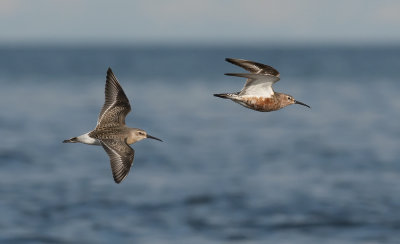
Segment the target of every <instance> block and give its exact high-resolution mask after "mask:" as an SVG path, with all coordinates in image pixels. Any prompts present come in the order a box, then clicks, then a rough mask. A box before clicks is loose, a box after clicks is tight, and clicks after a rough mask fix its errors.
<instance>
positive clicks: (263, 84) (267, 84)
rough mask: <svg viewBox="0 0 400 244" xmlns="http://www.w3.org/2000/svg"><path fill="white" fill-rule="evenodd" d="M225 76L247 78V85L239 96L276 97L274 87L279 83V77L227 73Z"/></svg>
mask: <svg viewBox="0 0 400 244" xmlns="http://www.w3.org/2000/svg"><path fill="white" fill-rule="evenodd" d="M225 75H229V76H237V77H244V78H247V81H246V84H245V85H244V87H243V89H242V90H241V91H240V93H239V95H240V96H244V95H251V96H260V97H271V96H272V95H274V90H273V89H272V85H273V84H274V83H275V82H277V81H279V77H276V76H272V75H263V74H247V73H243V74H241V73H226V74H225Z"/></svg>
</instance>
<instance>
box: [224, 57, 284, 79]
mask: <svg viewBox="0 0 400 244" xmlns="http://www.w3.org/2000/svg"><path fill="white" fill-rule="evenodd" d="M225 60H226V61H228V62H229V63H232V64H234V65H237V66H240V67H242V68H243V69H245V70H247V71H249V72H250V73H253V74H263V75H272V76H276V77H279V72H278V71H277V70H276V69H274V68H272V67H271V66H269V65H266V64H261V63H257V62H253V61H250V60H245V59H236V58H226V59H225Z"/></svg>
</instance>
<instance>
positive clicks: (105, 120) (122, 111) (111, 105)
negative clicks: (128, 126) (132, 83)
mask: <svg viewBox="0 0 400 244" xmlns="http://www.w3.org/2000/svg"><path fill="white" fill-rule="evenodd" d="M104 93H105V101H104V105H103V108H102V109H101V112H100V115H99V119H98V120H97V127H112V126H120V125H125V117H126V115H127V114H128V113H129V112H130V111H131V105H130V104H129V100H128V98H127V97H126V95H125V92H124V90H122V87H121V85H120V84H119V82H118V80H117V78H116V77H115V75H114V74H113V72H112V70H111V68H108V70H107V79H106V87H105V92H104Z"/></svg>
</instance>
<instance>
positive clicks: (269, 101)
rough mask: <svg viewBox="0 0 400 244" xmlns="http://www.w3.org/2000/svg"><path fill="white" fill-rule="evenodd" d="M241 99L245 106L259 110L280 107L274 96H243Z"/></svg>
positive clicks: (264, 110) (268, 110)
mask: <svg viewBox="0 0 400 244" xmlns="http://www.w3.org/2000/svg"><path fill="white" fill-rule="evenodd" d="M241 101H242V102H243V103H245V104H246V107H248V108H251V109H254V110H257V111H260V112H270V111H275V110H278V109H279V108H280V107H279V102H278V101H277V99H274V97H270V98H269V97H255V96H252V97H243V98H242V99H241Z"/></svg>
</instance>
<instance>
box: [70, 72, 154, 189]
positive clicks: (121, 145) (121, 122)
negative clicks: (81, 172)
mask: <svg viewBox="0 0 400 244" xmlns="http://www.w3.org/2000/svg"><path fill="white" fill-rule="evenodd" d="M130 111H131V105H130V104H129V100H128V98H127V97H126V95H125V92H124V91H123V89H122V87H121V85H120V84H119V82H118V80H117V78H116V77H115V75H114V74H113V72H112V70H111V68H109V69H108V71H107V78H106V86H105V101H104V105H103V108H102V109H101V111H100V114H99V118H98V121H97V125H96V128H95V129H94V130H93V131H91V132H89V133H86V134H83V135H81V136H78V137H73V138H71V139H69V140H65V141H64V142H81V143H86V144H90V145H101V146H103V148H104V150H105V151H106V153H107V154H108V156H109V157H110V163H111V170H112V173H113V177H114V181H115V182H116V183H120V182H122V181H123V180H124V179H125V177H126V176H127V175H128V173H129V171H130V168H131V166H132V164H133V159H134V156H135V150H133V149H132V148H131V147H130V146H129V144H133V143H135V142H137V141H140V140H142V139H144V138H152V139H156V140H160V139H158V138H156V137H153V136H150V135H148V134H147V133H146V132H145V131H144V130H141V129H137V128H129V127H127V126H126V125H125V117H126V115H127V114H128V113H129V112H130ZM160 141H161V140H160Z"/></svg>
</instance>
